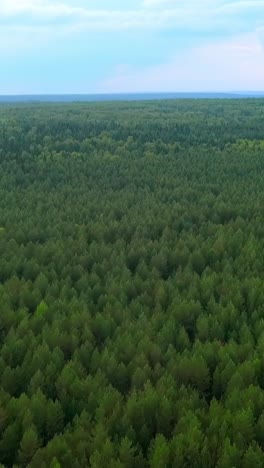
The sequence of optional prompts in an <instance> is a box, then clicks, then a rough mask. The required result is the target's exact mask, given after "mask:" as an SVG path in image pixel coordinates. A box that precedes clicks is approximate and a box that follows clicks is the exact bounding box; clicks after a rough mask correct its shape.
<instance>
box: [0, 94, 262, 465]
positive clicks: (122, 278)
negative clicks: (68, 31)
mask: <svg viewBox="0 0 264 468" xmlns="http://www.w3.org/2000/svg"><path fill="white" fill-rule="evenodd" d="M263 129H264V101H263V100H254V99H252V100H226V101H225V100H215V101H214V100H212V101H207V100H198V101H195V100H193V101H192V100H189V101H185V100H181V101H167V102H166V101H163V102H162V101H161V102H148V103H103V104H87V103H86V104H71V105H64V104H61V105H54V104H53V105H51V104H49V105H47V104H42V105H40V104H34V105H33V104H32V105H25V104H24V105H12V106H11V105H2V106H1V107H0V259H1V260H0V343H1V348H0V380H1V383H0V463H2V465H1V466H3V467H20V466H21V467H24V466H29V467H32V468H45V467H52V468H59V467H63V468H77V467H87V466H91V467H92V468H108V467H110V468H126V467H127V468H133V467H137V468H141V467H142V468H145V467H152V468H160V467H175V468H176V467H193V468H202V467H208V468H210V467H218V468H229V467H230V468H231V467H240V466H241V467H243V468H252V467H256V468H258V467H263V466H264V288H263V280H264V272H263V264H264V133H263Z"/></svg>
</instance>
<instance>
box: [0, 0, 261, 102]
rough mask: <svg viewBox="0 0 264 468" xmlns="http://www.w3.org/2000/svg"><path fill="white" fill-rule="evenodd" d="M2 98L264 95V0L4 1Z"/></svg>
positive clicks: (0, 12) (0, 1)
mask: <svg viewBox="0 0 264 468" xmlns="http://www.w3.org/2000/svg"><path fill="white" fill-rule="evenodd" d="M0 54H1V55H0V56H1V68H0V71H1V73H0V94H39V93H49V94H50V93H98V92H100V93H109V92H115V93H118V92H146V91H150V92H153V91H158V92H160V91H167V92H168V91H172V92H173V91H175V92H177V91H179V92H181V91H241V90H252V91H258V90H259V91H260V90H263V89H264V0H134V1H132V0H57V1H56V0H0Z"/></svg>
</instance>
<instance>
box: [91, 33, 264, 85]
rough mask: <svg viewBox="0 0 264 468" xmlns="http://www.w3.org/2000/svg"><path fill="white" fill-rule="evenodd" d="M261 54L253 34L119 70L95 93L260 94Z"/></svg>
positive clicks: (263, 63) (262, 80)
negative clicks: (255, 91)
mask: <svg viewBox="0 0 264 468" xmlns="http://www.w3.org/2000/svg"><path fill="white" fill-rule="evenodd" d="M263 83H264V50H263V47H262V44H261V41H260V39H259V37H258V36H257V35H256V34H251V35H246V36H242V37H238V38H236V39H233V40H229V41H220V42H217V43H210V44H208V45H204V46H201V47H196V48H193V49H191V50H189V51H186V52H185V53H183V52H181V53H178V54H176V55H175V56H174V57H172V58H171V59H170V61H168V62H167V63H164V64H161V65H158V66H151V67H147V68H145V69H144V70H139V69H133V68H131V67H126V66H120V67H118V69H117V70H116V73H115V75H114V76H113V77H110V78H109V79H107V80H104V81H103V82H101V83H100V85H99V86H98V90H97V91H98V92H106V93H125V92H144V91H149V92H155V91H157V92H158V91H161V90H162V91H168V92H169V91H171V92H173V91H175V92H185V91H186V92H187V91H196V92H199V91H200V92H204V91H212V92H214V91H223V92H224V91H239V90H240V91H243V90H261V89H263Z"/></svg>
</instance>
